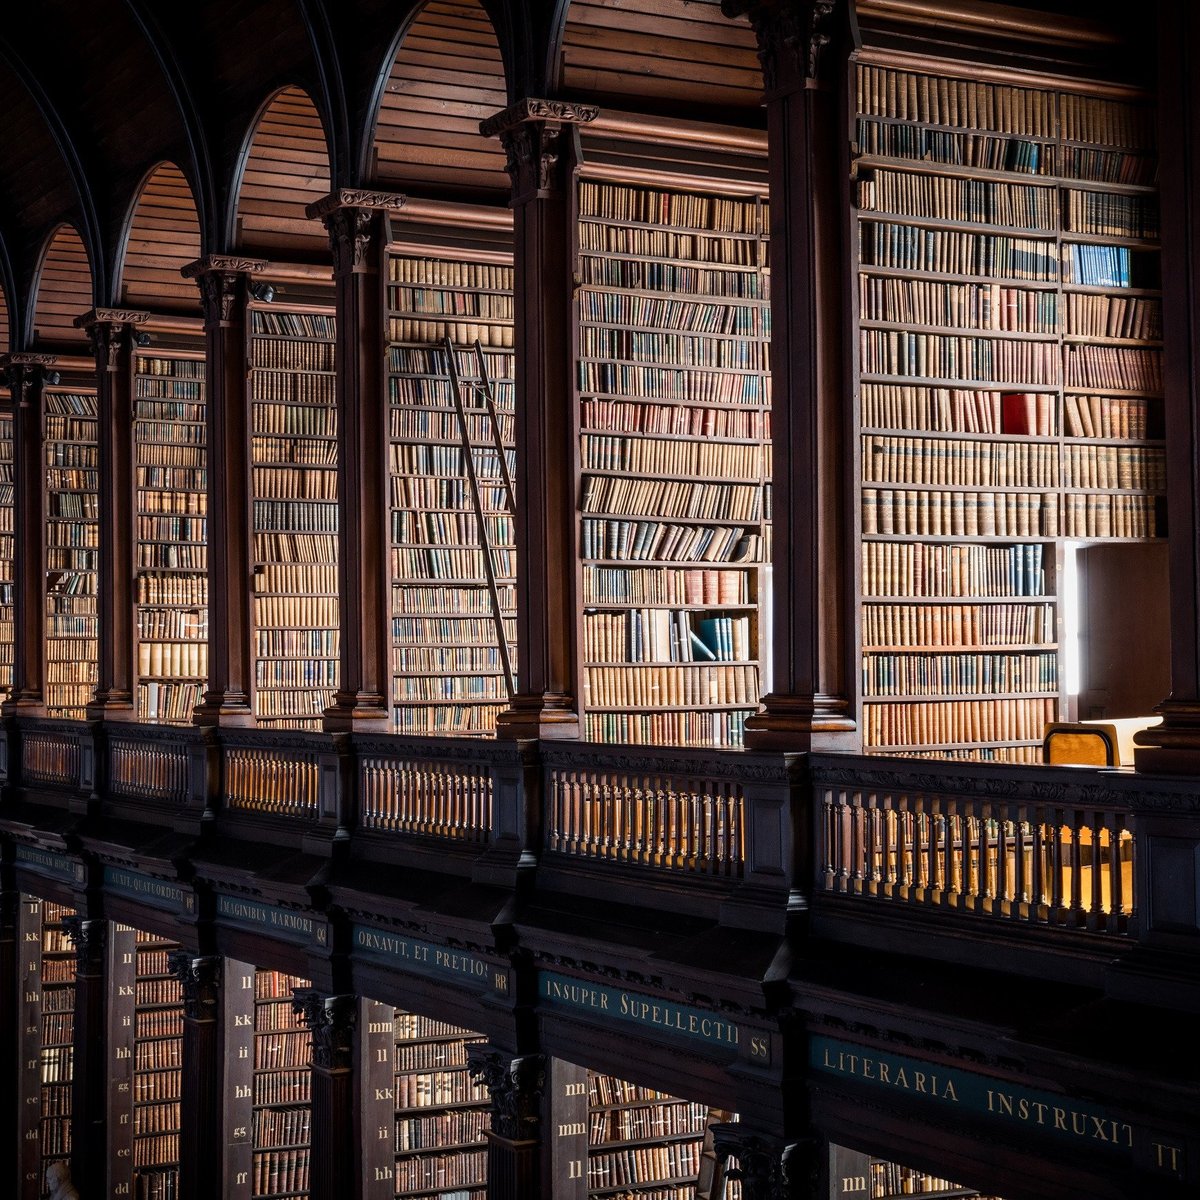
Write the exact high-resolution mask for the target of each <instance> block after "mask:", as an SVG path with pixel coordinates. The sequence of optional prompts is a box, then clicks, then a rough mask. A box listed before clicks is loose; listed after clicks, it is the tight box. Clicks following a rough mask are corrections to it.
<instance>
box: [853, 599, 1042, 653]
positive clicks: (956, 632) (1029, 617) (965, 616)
mask: <svg viewBox="0 0 1200 1200" xmlns="http://www.w3.org/2000/svg"><path fill="white" fill-rule="evenodd" d="M1055 627H1056V620H1055V611H1054V607H1053V606H1052V605H1050V604H1030V603H1022V604H936V605H919V604H898V603H894V602H893V603H888V604H866V605H864V606H863V611H862V640H863V645H864V647H871V646H895V647H922V646H966V647H971V646H1009V645H1032V644H1034V643H1037V642H1054V641H1055V640H1056V628H1055Z"/></svg>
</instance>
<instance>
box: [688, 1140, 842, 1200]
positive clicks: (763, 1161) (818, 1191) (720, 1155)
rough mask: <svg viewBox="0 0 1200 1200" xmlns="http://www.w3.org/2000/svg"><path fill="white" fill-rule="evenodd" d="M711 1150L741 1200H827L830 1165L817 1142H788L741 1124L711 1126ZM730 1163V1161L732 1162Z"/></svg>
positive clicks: (821, 1146) (820, 1144)
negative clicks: (736, 1186)
mask: <svg viewBox="0 0 1200 1200" xmlns="http://www.w3.org/2000/svg"><path fill="white" fill-rule="evenodd" d="M712 1135H713V1150H714V1153H715V1154H716V1157H717V1160H718V1162H720V1163H722V1164H726V1166H725V1177H726V1179H735V1180H740V1181H741V1185H742V1200H828V1197H829V1196H830V1195H831V1193H830V1191H829V1184H828V1177H829V1166H828V1162H827V1161H823V1160H827V1159H828V1155H827V1153H823V1149H824V1147H823V1145H822V1143H820V1141H819V1139H816V1138H812V1139H805V1140H798V1141H787V1140H784V1139H782V1138H777V1137H771V1136H770V1135H767V1134H762V1133H757V1132H755V1131H754V1130H753V1129H751V1128H749V1127H747V1126H746V1125H744V1124H742V1123H741V1122H740V1121H739V1122H736V1123H734V1124H727V1125H714V1126H712ZM730 1160H733V1161H732V1163H731V1162H730Z"/></svg>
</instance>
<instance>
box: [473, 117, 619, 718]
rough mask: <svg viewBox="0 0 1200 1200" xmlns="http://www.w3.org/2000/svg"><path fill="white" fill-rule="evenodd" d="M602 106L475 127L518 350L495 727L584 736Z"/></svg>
mask: <svg viewBox="0 0 1200 1200" xmlns="http://www.w3.org/2000/svg"><path fill="white" fill-rule="evenodd" d="M597 111H598V110H597V109H596V108H595V107H593V106H591V105H586V104H569V103H565V102H562V101H557V100H522V101H521V102H520V103H519V104H516V105H514V106H513V107H512V108H507V109H505V110H504V111H503V112H499V113H497V114H495V115H494V116H492V117H489V118H488V119H487V120H486V121H484V122H482V123H481V125H480V126H479V128H480V132H481V133H483V135H484V136H485V137H495V136H497V135H499V137H500V139H501V141H502V142H503V143H504V150H505V153H506V155H507V158H508V173H509V175H510V177H511V178H512V184H513V198H512V209H513V303H514V346H515V348H516V437H517V473H516V479H515V481H514V482H515V487H516V493H517V505H516V508H517V511H516V514H515V516H516V520H515V525H516V544H517V694H516V696H515V697H514V698H513V701H512V704H511V705H510V706H509V707H508V709H507V710H506V711H505V712H503V713H501V714H500V718H499V720H498V722H497V732H498V734H499V735H500V736H501V737H511V738H526V737H529V738H536V737H544V738H577V737H578V736H579V732H580V723H579V703H578V698H577V690H578V687H579V668H578V647H577V645H576V636H575V626H576V622H577V620H578V615H577V613H578V605H577V603H576V596H575V574H576V570H575V537H574V530H575V467H574V463H575V427H576V423H577V422H576V417H575V412H574V402H573V396H574V389H573V386H572V371H573V362H572V354H571V325H572V313H573V312H574V295H573V287H572V268H573V261H574V255H573V253H572V246H573V245H574V240H575V239H574V230H573V229H572V213H573V211H574V197H573V195H572V192H573V189H574V168H575V155H574V153H573V150H572V142H573V130H572V129H571V126H573V125H578V124H582V123H585V122H587V121H591V120H593V119H594V118H595V116H596V113H597Z"/></svg>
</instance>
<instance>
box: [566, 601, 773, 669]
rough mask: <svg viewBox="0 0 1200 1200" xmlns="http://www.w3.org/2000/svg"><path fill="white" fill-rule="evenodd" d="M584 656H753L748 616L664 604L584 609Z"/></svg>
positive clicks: (610, 659) (635, 659)
mask: <svg viewBox="0 0 1200 1200" xmlns="http://www.w3.org/2000/svg"><path fill="white" fill-rule="evenodd" d="M583 657H584V659H585V660H586V661H589V662H594V663H595V662H603V663H613V664H617V663H626V664H629V663H695V662H746V661H748V660H750V659H754V658H757V657H758V656H757V653H756V652H755V650H754V647H753V645H752V643H751V625H750V618H749V617H748V616H738V617H730V616H702V615H699V614H695V613H690V612H686V611H681V610H674V611H673V610H671V609H668V608H634V609H629V610H627V611H624V612H599V613H586V612H585V614H584V618H583Z"/></svg>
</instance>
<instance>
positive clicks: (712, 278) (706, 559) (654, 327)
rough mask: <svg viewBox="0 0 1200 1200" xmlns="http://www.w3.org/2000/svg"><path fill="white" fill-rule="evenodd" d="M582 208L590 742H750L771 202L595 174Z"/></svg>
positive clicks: (757, 674)
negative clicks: (746, 737)
mask: <svg viewBox="0 0 1200 1200" xmlns="http://www.w3.org/2000/svg"><path fill="white" fill-rule="evenodd" d="M578 213H579V221H578V262H579V275H580V278H581V280H582V286H580V288H579V289H578V296H579V307H578V334H577V336H578V345H577V361H578V379H577V387H578V392H579V473H580V491H579V525H578V536H579V545H578V559H579V562H580V579H579V595H580V597H581V605H582V609H583V614H582V637H581V649H582V663H583V665H582V674H583V688H582V702H583V706H584V710H585V712H586V736H587V738H588V739H589V740H591V741H603V742H630V743H655V744H659V745H663V744H665V745H685V746H738V745H741V744H742V741H743V728H744V724H745V719H746V717H747V715H749V714H750V713H751V712H753V711H754V710H755V709H756V708H757V707H758V699H759V695H760V692H761V690H762V687H761V685H762V683H763V679H762V673H761V670H760V663H761V662H762V661H764V654H763V651H762V648H763V646H764V644H765V638H766V636H767V632H768V631H767V630H766V629H765V628H764V621H763V620H762V619H761V612H760V600H761V599H762V598H763V597H764V595H765V588H764V581H763V570H762V567H763V564H764V563H765V562H766V561H767V557H768V556H769V552H770V539H769V536H768V522H769V521H770V483H769V480H770V471H771V466H770V375H769V362H768V343H769V338H770V309H769V305H768V301H769V295H768V280H769V272H768V262H767V219H766V207H765V205H764V203H763V201H762V198H761V197H756V198H744V197H729V196H721V195H716V194H700V193H698V192H685V191H666V190H661V189H658V188H654V187H647V186H635V185H624V184H621V185H618V184H609V183H600V182H596V181H590V180H587V179H584V180H581V182H580V184H579V192H578Z"/></svg>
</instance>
